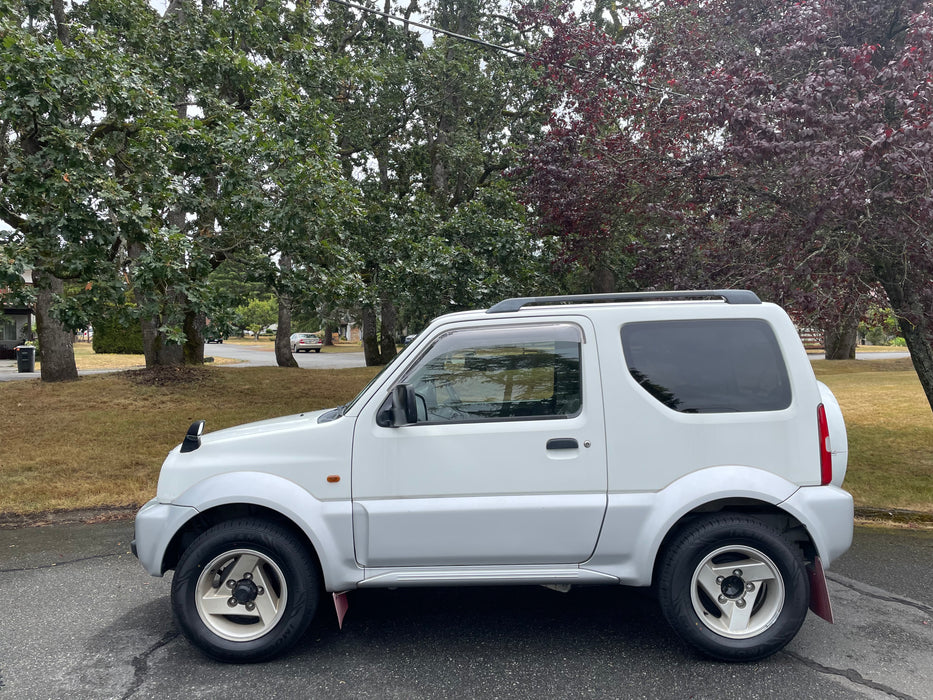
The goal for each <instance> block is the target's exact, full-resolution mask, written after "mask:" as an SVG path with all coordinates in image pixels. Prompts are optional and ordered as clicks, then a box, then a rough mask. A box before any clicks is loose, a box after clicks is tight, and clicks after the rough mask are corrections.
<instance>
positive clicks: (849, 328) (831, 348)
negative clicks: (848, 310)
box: [823, 316, 858, 360]
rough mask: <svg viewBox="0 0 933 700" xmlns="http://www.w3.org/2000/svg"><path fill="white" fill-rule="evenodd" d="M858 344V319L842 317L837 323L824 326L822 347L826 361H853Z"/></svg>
mask: <svg viewBox="0 0 933 700" xmlns="http://www.w3.org/2000/svg"><path fill="white" fill-rule="evenodd" d="M857 344H858V319H857V318H855V317H851V316H843V317H842V318H840V319H839V320H838V322H837V323H835V324H832V325H827V326H824V328H823V345H824V346H825V348H826V359H827V360H854V359H855V346H856V345H857Z"/></svg>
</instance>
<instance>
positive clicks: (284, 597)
mask: <svg viewBox="0 0 933 700" xmlns="http://www.w3.org/2000/svg"><path fill="white" fill-rule="evenodd" d="M319 591H320V584H319V580H318V575H317V568H316V567H315V564H314V561H313V560H312V558H311V556H310V554H309V553H308V551H307V549H306V547H305V546H304V544H303V543H302V542H301V541H299V540H298V538H297V537H296V536H295V535H293V534H292V533H291V532H289V531H288V530H286V529H284V528H282V527H279V526H278V525H275V524H273V523H270V522H267V521H264V520H259V519H255V518H244V519H240V520H231V521H228V522H225V523H220V524H219V525H215V526H214V527H212V528H211V529H209V530H207V531H206V532H204V533H203V534H201V535H200V536H199V537H198V538H197V539H196V540H195V541H194V542H193V543H192V544H191V546H190V547H189V548H188V549H187V550H186V551H185V553H184V554H183V555H182V557H181V560H180V561H179V563H178V568H177V570H176V572H175V577H174V579H173V580H172V608H173V611H174V613H175V620H176V622H177V623H178V626H179V627H180V628H181V630H182V632H184V634H185V636H186V637H188V639H189V640H190V641H191V642H192V643H193V644H194V645H195V646H197V647H198V648H200V649H201V650H202V651H203V652H204V653H205V654H207V655H208V656H211V657H213V658H215V659H218V660H220V661H238V662H243V661H263V660H266V659H269V658H271V657H273V656H276V655H277V654H280V653H282V652H284V651H285V650H286V649H288V648H289V647H290V646H291V645H292V644H294V643H295V642H296V641H297V640H298V639H299V638H300V636H301V635H302V634H303V633H304V631H305V629H307V626H308V624H309V623H310V622H311V619H312V618H313V617H314V612H315V610H316V608H317V601H318V596H319Z"/></svg>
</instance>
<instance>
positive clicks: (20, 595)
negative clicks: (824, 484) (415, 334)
mask: <svg viewBox="0 0 933 700" xmlns="http://www.w3.org/2000/svg"><path fill="white" fill-rule="evenodd" d="M131 537H132V525H131V523H128V522H118V523H107V524H100V525H79V526H61V527H47V528H38V529H21V530H0V597H2V599H3V600H4V601H5V607H6V610H5V614H4V615H3V618H2V622H0V700H5V699H6V698H10V699H11V700H12V699H13V698H16V699H17V700H20V699H23V700H29V699H32V698H182V697H183V698H201V697H205V698H207V697H210V698H217V697H221V698H253V697H255V698H270V699H271V698H298V697H301V698H440V697H456V698H461V697H463V698H467V697H482V698H505V697H508V698H529V699H530V698H534V699H536V700H537V699H538V698H604V697H614V698H717V699H720V698H742V699H743V700H746V699H749V698H788V697H797V698H820V699H823V698H891V697H894V698H901V699H905V698H915V699H917V700H924V699H933V663H931V660H933V621H931V620H933V594H931V590H930V586H929V582H930V580H931V568H933V532H929V531H926V532H918V531H895V530H879V529H874V528H858V529H857V531H856V540H855V545H854V547H853V549H852V550H851V551H850V553H848V554H846V555H845V556H844V557H843V558H842V559H840V560H839V561H838V562H837V566H834V568H833V571H832V572H831V573H830V590H831V593H832V596H833V602H834V606H835V612H836V620H837V622H836V624H835V625H828V624H826V623H825V622H823V621H821V620H819V619H817V618H815V617H814V616H812V615H811V616H809V618H808V619H807V621H806V622H805V623H804V627H803V629H802V630H801V632H800V634H799V635H798V636H797V638H796V639H795V640H794V641H793V642H791V644H790V645H789V646H788V647H787V649H786V650H785V651H783V652H781V653H779V654H777V655H775V656H773V657H771V658H770V659H768V660H765V661H763V662H758V663H753V664H743V665H735V664H732V665H731V664H724V663H719V662H714V661H709V660H706V659H704V658H702V657H700V656H699V655H698V654H697V653H695V652H694V651H693V650H692V649H691V648H689V647H687V646H685V645H684V644H683V643H682V642H680V641H679V640H678V639H677V637H676V636H675V635H674V634H673V632H671V631H670V629H669V628H668V627H667V625H666V623H665V622H664V621H663V619H661V615H660V611H659V610H658V608H657V605H656V604H655V602H654V601H653V600H652V599H651V598H650V597H648V596H647V595H645V594H644V593H642V592H639V591H633V590H627V589H618V588H590V589H575V590H573V591H571V592H570V593H567V594H562V593H556V592H553V591H550V590H547V589H544V588H540V587H520V588H466V589H463V588H461V589H408V590H396V591H376V590H370V591H356V592H354V593H351V594H350V611H349V613H348V615H347V618H346V620H345V623H344V629H343V630H342V631H339V630H338V629H337V625H336V621H335V619H334V615H333V613H332V611H331V610H329V609H322V611H321V612H320V613H319V615H318V619H317V620H316V621H315V623H314V624H313V626H312V628H311V629H310V631H309V632H308V634H307V635H306V637H305V638H304V640H303V642H302V643H301V644H299V646H298V648H296V649H295V650H294V651H293V652H291V653H290V654H289V655H287V656H286V657H284V658H281V659H278V660H276V661H273V662H270V663H266V664H258V665H245V666H229V665H224V664H219V663H215V662H213V661H210V660H208V659H206V658H205V657H203V656H202V655H201V654H200V653H198V652H197V651H196V650H195V649H194V648H193V647H191V646H190V645H189V644H188V642H187V641H186V640H185V639H184V638H183V637H181V636H179V634H178V631H177V629H176V627H175V625H174V623H173V621H172V617H171V611H170V606H169V598H168V596H169V586H170V579H169V578H168V577H166V578H164V579H157V578H151V577H149V576H148V575H146V573H145V572H144V571H143V570H142V568H141V567H140V566H139V564H138V563H137V562H136V560H135V559H134V558H133V556H132V555H131V554H130V553H129V541H130V539H131Z"/></svg>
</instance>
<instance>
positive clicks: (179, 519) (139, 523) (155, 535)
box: [131, 498, 198, 576]
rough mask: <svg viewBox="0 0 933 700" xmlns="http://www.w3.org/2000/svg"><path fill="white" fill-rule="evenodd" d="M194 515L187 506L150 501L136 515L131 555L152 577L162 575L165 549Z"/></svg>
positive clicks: (193, 510) (194, 512) (192, 510)
mask: <svg viewBox="0 0 933 700" xmlns="http://www.w3.org/2000/svg"><path fill="white" fill-rule="evenodd" d="M197 514H198V511H197V509H196V508H192V507H191V506H176V505H173V504H171V503H159V501H158V500H157V499H155V498H153V499H152V500H151V501H149V502H148V503H147V504H146V505H144V506H143V507H142V508H140V509H139V512H138V513H137V514H136V524H135V530H136V533H135V534H136V536H135V538H134V539H133V542H132V545H131V547H132V549H133V554H135V555H136V558H137V559H139V562H140V564H142V565H143V568H144V569H145V570H146V571H148V572H149V574H150V575H152V576H161V575H162V574H164V573H165V569H164V568H163V561H164V559H165V550H167V549H168V546H169V544H171V542H172V538H173V537H174V536H175V533H177V532H178V530H179V529H181V527H182V525H184V524H185V523H186V522H188V521H189V520H190V519H191V518H193V517H194V516H195V515H197Z"/></svg>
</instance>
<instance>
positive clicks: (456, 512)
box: [352, 318, 607, 567]
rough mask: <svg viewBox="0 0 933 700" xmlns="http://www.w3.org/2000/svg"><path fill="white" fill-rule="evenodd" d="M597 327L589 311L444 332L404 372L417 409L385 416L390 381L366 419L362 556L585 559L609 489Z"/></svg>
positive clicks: (388, 559)
mask: <svg viewBox="0 0 933 700" xmlns="http://www.w3.org/2000/svg"><path fill="white" fill-rule="evenodd" d="M592 339H593V329H592V326H591V325H590V323H589V321H588V320H587V319H585V318H572V319H571V318H568V319H565V320H561V321H554V322H547V323H523V324H507V325H501V324H500V325H496V326H492V327H489V328H481V329H477V328H452V329H450V330H448V331H446V332H444V333H440V334H439V335H438V336H437V337H436V338H435V339H434V340H433V342H432V343H431V344H430V345H429V346H428V347H427V349H426V350H424V351H422V353H421V354H420V356H419V357H418V359H417V360H416V361H414V362H413V363H412V366H411V367H410V369H409V370H408V371H406V372H405V373H404V374H403V375H402V377H401V380H400V383H405V384H407V385H408V386H410V387H411V388H412V389H413V391H414V395H415V402H416V406H417V414H418V415H417V421H416V422H414V423H412V424H409V425H403V426H399V427H393V426H392V425H391V424H389V423H387V421H386V420H385V418H384V417H385V416H386V415H387V414H388V410H387V409H389V408H390V402H391V401H392V398H391V389H392V387H388V388H387V389H388V391H387V392H386V393H384V394H381V395H379V396H378V397H376V398H375V399H374V400H371V401H370V402H369V403H368V405H367V406H366V407H365V408H364V409H363V410H362V411H361V413H360V416H359V418H358V421H357V425H356V429H355V432H354V445H353V458H352V459H353V474H352V492H353V531H354V545H355V548H356V556H357V560H358V562H359V563H360V564H361V565H363V566H366V567H396V566H399V567H404V566H422V567H441V566H453V565H479V566H481V565H502V564H556V563H577V562H582V561H585V560H586V559H587V558H588V557H589V556H590V554H591V552H592V551H593V549H594V547H595V544H596V541H597V538H598V536H599V531H600V527H601V525H602V520H603V516H604V514H605V510H606V491H607V486H606V484H607V475H606V450H605V429H604V424H603V410H602V397H601V393H600V387H599V367H598V358H597V354H596V344H595V342H593V340H592ZM380 414H382V419H380Z"/></svg>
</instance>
